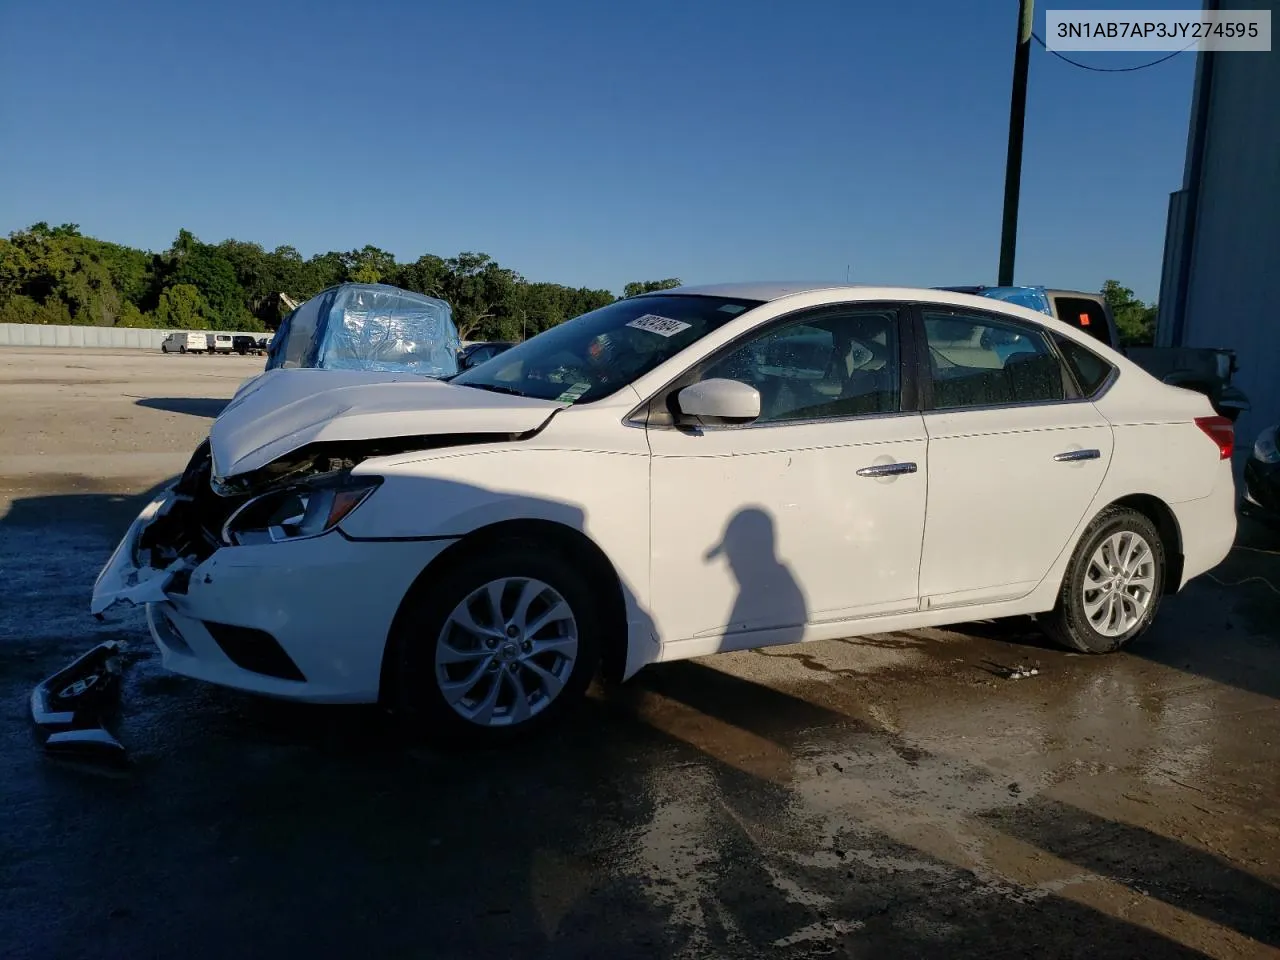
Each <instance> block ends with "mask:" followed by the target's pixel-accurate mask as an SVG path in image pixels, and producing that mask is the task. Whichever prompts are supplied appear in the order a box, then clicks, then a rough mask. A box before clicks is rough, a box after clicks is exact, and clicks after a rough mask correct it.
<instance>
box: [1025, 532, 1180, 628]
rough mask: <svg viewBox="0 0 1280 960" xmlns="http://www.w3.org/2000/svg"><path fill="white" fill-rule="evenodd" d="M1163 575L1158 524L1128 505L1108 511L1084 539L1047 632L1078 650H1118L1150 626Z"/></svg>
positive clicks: (1046, 626) (1065, 578) (1162, 551)
mask: <svg viewBox="0 0 1280 960" xmlns="http://www.w3.org/2000/svg"><path fill="white" fill-rule="evenodd" d="M1164 579H1165V553H1164V543H1163V541H1161V539H1160V532H1159V531H1158V530H1157V529H1156V527H1155V524H1153V523H1152V522H1151V521H1150V520H1149V519H1148V518H1147V517H1146V516H1144V515H1143V514H1141V513H1139V512H1138V511H1136V510H1132V509H1130V508H1128V507H1111V508H1109V509H1107V510H1104V511H1103V512H1102V513H1101V514H1099V515H1098V517H1097V518H1096V519H1095V520H1094V521H1093V523H1091V524H1090V525H1089V527H1088V528H1087V529H1086V530H1085V533H1084V536H1083V537H1081V538H1080V544H1079V545H1078V546H1077V547H1076V552H1075V554H1074V555H1073V556H1072V558H1071V563H1070V564H1069V565H1068V567H1067V572H1066V575H1065V576H1064V577H1063V580H1062V589H1061V590H1060V591H1059V594H1058V602H1057V605H1056V606H1055V607H1054V609H1053V611H1052V612H1051V613H1050V614H1049V615H1048V616H1047V617H1045V618H1044V627H1045V632H1046V633H1048V634H1049V636H1050V637H1052V638H1053V639H1054V640H1056V641H1057V642H1058V643H1060V644H1062V645H1063V646H1065V647H1067V648H1068V649H1070V650H1077V651H1079V652H1080V653H1112V652H1113V651H1116V650H1119V649H1120V648H1121V647H1123V646H1124V645H1125V644H1127V643H1129V642H1130V641H1131V640H1133V639H1134V638H1135V637H1139V636H1141V635H1142V634H1143V633H1145V632H1146V631H1147V629H1148V628H1149V627H1150V626H1151V621H1152V620H1154V619H1155V615H1156V611H1157V609H1159V606H1160V597H1161V595H1162V594H1163V593H1164Z"/></svg>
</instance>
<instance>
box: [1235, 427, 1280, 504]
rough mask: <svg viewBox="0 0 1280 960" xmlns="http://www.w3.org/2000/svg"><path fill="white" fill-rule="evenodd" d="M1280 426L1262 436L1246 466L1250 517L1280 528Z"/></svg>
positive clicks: (1245, 480) (1245, 483) (1244, 501)
mask: <svg viewBox="0 0 1280 960" xmlns="http://www.w3.org/2000/svg"><path fill="white" fill-rule="evenodd" d="M1277 433H1280V425H1276V424H1273V425H1272V426H1270V427H1267V429H1265V430H1263V431H1262V432H1261V433H1260V434H1258V439H1257V440H1256V441H1255V442H1254V444H1253V450H1252V451H1251V452H1250V455H1249V459H1248V460H1246V461H1245V463H1244V499H1243V502H1242V508H1243V510H1244V512H1245V513H1246V514H1248V515H1249V516H1251V517H1254V518H1256V519H1258V520H1263V521H1265V522H1267V523H1271V524H1275V525H1277V526H1280V446H1278V443H1280V440H1278V438H1277Z"/></svg>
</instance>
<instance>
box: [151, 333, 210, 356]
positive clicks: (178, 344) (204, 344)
mask: <svg viewBox="0 0 1280 960" xmlns="http://www.w3.org/2000/svg"><path fill="white" fill-rule="evenodd" d="M208 349H209V340H208V336H207V335H206V334H203V333H195V332H193V331H190V330H177V331H175V332H173V333H171V334H169V335H168V336H167V337H165V338H164V340H163V341H162V342H161V344H160V351H161V352H162V353H204V352H205V351H206V350H208Z"/></svg>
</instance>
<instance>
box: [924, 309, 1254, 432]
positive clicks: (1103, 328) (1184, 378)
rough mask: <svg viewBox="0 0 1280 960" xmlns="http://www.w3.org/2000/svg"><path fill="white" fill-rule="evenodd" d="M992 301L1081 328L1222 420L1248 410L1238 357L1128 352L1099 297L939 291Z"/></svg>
mask: <svg viewBox="0 0 1280 960" xmlns="http://www.w3.org/2000/svg"><path fill="white" fill-rule="evenodd" d="M938 289H940V290H953V291H955V292H956V293H970V294H975V295H977V296H980V297H990V298H991V299H993V300H1005V301H1008V302H1009V303H1016V304H1017V305H1018V306H1021V307H1028V308H1030V309H1032V310H1037V311H1039V312H1040V313H1044V314H1048V315H1049V316H1051V317H1053V318H1055V319H1057V320H1061V321H1062V322H1064V323H1069V324H1071V325H1072V326H1073V327H1079V328H1080V329H1081V330H1084V331H1085V332H1086V333H1088V334H1089V335H1090V336H1092V337H1095V338H1096V339H1098V340H1100V341H1102V342H1103V343H1105V344H1106V345H1107V346H1109V347H1111V348H1113V349H1115V350H1118V351H1120V352H1121V353H1123V354H1124V355H1125V356H1127V357H1128V358H1129V359H1130V360H1132V361H1133V362H1134V363H1136V364H1137V365H1138V366H1140V367H1142V368H1143V369H1144V370H1146V371H1147V372H1148V373H1150V374H1152V375H1153V376H1156V377H1158V378H1159V379H1161V380H1163V381H1164V382H1165V383H1168V384H1172V385H1173V386H1177V387H1186V388H1187V389H1189V390H1195V391H1196V392H1197V393H1203V394H1204V395H1205V396H1207V397H1208V398H1209V400H1210V402H1211V403H1212V404H1213V408H1214V410H1216V411H1217V412H1218V414H1219V415H1220V416H1224V417H1227V418H1228V419H1229V420H1231V421H1232V422H1234V421H1235V419H1236V418H1237V417H1239V416H1240V414H1241V413H1243V412H1245V411H1246V410H1248V409H1249V398H1248V397H1246V396H1245V395H1244V392H1243V391H1242V390H1240V388H1239V387H1235V386H1232V384H1231V375H1232V374H1234V373H1235V372H1236V370H1237V369H1238V367H1237V365H1236V353H1235V351H1234V350H1228V349H1225V348H1219V347H1126V346H1123V345H1121V343H1120V332H1119V331H1118V330H1117V329H1116V322H1115V318H1114V317H1113V316H1112V315H1111V309H1110V307H1108V306H1107V301H1106V299H1105V298H1104V297H1103V296H1102V294H1100V293H1083V292H1081V291H1079V290H1053V289H1048V288H1046V287H981V286H978V287H939V288H938Z"/></svg>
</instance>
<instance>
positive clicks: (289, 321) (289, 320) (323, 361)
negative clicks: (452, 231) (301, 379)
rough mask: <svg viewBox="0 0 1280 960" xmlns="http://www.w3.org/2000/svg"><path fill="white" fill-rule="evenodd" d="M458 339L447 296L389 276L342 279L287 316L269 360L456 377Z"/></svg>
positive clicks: (287, 365) (270, 365) (285, 365)
mask: <svg viewBox="0 0 1280 960" xmlns="http://www.w3.org/2000/svg"><path fill="white" fill-rule="evenodd" d="M458 347H459V342H458V329H457V327H455V326H454V323H453V309H452V308H451V307H450V306H449V304H448V303H446V302H445V301H443V300H438V299H436V298H435V297H428V296H425V295H424V294H421V293H414V292H413V291H411V290H403V289H401V288H400V287H393V286H390V285H388V284H385V283H342V284H338V285H337V286H335V287H330V288H329V289H327V290H322V291H321V292H320V293H318V294H316V295H315V296H314V297H312V298H311V299H310V300H307V301H306V302H305V303H303V304H301V305H300V306H299V307H298V308H297V309H296V310H293V311H292V312H291V313H289V315H288V316H286V317H285V318H284V319H283V320H282V321H281V322H280V328H279V329H278V330H277V331H276V335H275V339H274V340H273V342H272V344H271V349H270V350H269V351H268V352H267V363H266V368H267V370H275V369H293V368H299V367H302V368H307V367H310V368H315V369H321V370H368V371H379V372H383V373H405V374H411V375H415V376H421V377H451V376H453V375H454V374H455V373H457V372H458Z"/></svg>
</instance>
